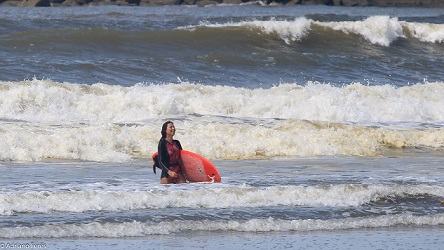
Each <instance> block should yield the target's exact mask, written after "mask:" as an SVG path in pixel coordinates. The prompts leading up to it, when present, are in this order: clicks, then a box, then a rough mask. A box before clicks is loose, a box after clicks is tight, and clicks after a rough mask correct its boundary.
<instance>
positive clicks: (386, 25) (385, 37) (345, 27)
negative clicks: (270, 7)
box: [187, 16, 444, 46]
mask: <svg viewBox="0 0 444 250" xmlns="http://www.w3.org/2000/svg"><path fill="white" fill-rule="evenodd" d="M201 26H207V27H219V28H220V27H252V28H258V29H259V30H261V31H262V32H264V33H265V34H276V35H277V36H278V37H279V38H281V39H282V40H284V41H285V42H286V43H287V44H289V43H291V42H295V41H300V40H301V39H303V38H305V37H307V36H308V35H310V33H311V32H312V30H313V29H314V28H315V26H318V27H323V28H329V29H332V30H335V31H340V32H343V33H344V34H346V35H348V34H355V35H359V36H362V37H363V38H364V39H365V40H367V41H369V42H370V43H372V44H376V45H381V46H390V45H391V44H392V43H393V41H395V40H397V39H399V38H406V37H408V35H411V36H413V37H414V38H417V39H419V40H420V41H423V42H430V43H442V42H443V41H444V25H443V24H431V23H411V22H406V21H399V20H398V18H397V17H390V16H371V17H368V18H366V19H364V20H362V21H340V22H325V21H314V20H312V19H307V18H305V17H300V18H296V19H294V20H276V19H274V18H273V19H270V20H266V21H259V20H255V21H243V22H238V23H233V22H230V23H223V24H210V23H202V24H201ZM187 28H192V29H194V28H195V27H194V26H193V27H187Z"/></svg>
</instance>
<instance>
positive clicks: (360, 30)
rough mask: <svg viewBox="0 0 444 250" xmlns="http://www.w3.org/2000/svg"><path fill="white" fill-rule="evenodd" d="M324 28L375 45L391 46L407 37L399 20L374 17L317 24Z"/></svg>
mask: <svg viewBox="0 0 444 250" xmlns="http://www.w3.org/2000/svg"><path fill="white" fill-rule="evenodd" d="M315 23H316V24H317V25H320V26H323V27H330V28H332V29H333V30H340V31H343V32H345V33H353V34H359V35H361V36H363V37H364V38H365V39H366V40H368V41H369V42H371V43H373V44H378V45H382V46H389V45H390V44H391V43H392V42H393V41H394V40H396V39H398V38H400V37H405V35H404V33H403V29H402V25H401V23H400V22H399V21H398V19H397V18H390V17H388V16H373V17H369V18H367V19H365V20H364V21H354V22H350V21H342V22H329V23H324V22H315Z"/></svg>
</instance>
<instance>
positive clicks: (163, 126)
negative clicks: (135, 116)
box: [160, 121, 173, 139]
mask: <svg viewBox="0 0 444 250" xmlns="http://www.w3.org/2000/svg"><path fill="white" fill-rule="evenodd" d="M170 123H173V122H172V121H166V122H165V123H164V124H163V125H162V131H160V133H161V134H162V139H165V138H166V130H167V127H168V124H170Z"/></svg>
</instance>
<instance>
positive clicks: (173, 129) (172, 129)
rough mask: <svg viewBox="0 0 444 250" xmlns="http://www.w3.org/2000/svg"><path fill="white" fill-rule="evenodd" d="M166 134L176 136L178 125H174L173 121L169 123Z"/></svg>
mask: <svg viewBox="0 0 444 250" xmlns="http://www.w3.org/2000/svg"><path fill="white" fill-rule="evenodd" d="M165 132H166V134H167V136H171V137H172V136H174V134H176V127H174V124H173V123H168V125H167V128H166V131H165Z"/></svg>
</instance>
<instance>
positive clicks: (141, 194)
mask: <svg viewBox="0 0 444 250" xmlns="http://www.w3.org/2000/svg"><path fill="white" fill-rule="evenodd" d="M424 195H428V196H433V197H442V196H444V188H443V187H439V186H425V185H422V186H411V187H410V186H377V185H376V186H367V185H349V184H347V185H337V186H332V187H298V186H283V187H269V188H261V189H257V188H252V187H235V188H212V189H196V190H176V191H169V192H165V191H161V190H154V191H65V192H49V191H41V192H26V193H22V194H8V193H3V194H0V214H1V215H12V214H16V213H52V212H70V213H82V212H86V211H128V210H138V209H163V208H171V207H176V208H178V207H186V208H237V207H269V206H315V207H322V206H328V207H347V206H361V205H364V204H368V203H370V202H378V201H380V200H384V199H393V198H398V199H402V198H403V197H404V198H408V199H410V200H411V199H412V197H415V196H421V197H422V196H424ZM74 201H75V202H74Z"/></svg>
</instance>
